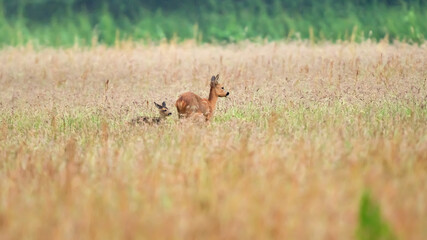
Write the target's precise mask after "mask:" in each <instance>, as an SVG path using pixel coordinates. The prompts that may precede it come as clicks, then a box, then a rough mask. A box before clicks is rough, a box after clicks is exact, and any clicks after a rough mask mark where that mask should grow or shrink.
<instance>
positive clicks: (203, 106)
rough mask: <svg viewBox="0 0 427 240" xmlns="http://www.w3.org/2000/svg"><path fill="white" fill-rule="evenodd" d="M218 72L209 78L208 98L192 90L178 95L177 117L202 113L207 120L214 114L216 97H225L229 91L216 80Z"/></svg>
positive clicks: (176, 104)
mask: <svg viewBox="0 0 427 240" xmlns="http://www.w3.org/2000/svg"><path fill="white" fill-rule="evenodd" d="M218 79H219V74H218V75H216V76H212V78H211V90H210V92H209V98H208V99H206V98H201V97H199V96H198V95H196V94H194V93H192V92H186V93H183V94H181V95H180V96H179V98H178V100H176V103H175V106H176V109H177V110H178V117H179V118H188V117H190V116H192V115H203V117H204V118H205V120H206V121H209V120H210V119H211V118H212V117H213V114H214V110H215V106H216V101H217V100H218V97H227V96H228V95H229V94H230V93H229V92H226V91H225V90H224V87H223V86H222V85H221V84H219V82H218Z"/></svg>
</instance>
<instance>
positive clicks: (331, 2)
mask: <svg viewBox="0 0 427 240" xmlns="http://www.w3.org/2000/svg"><path fill="white" fill-rule="evenodd" d="M0 32H1V33H2V34H1V35H0V44H2V45H20V44H26V43H27V42H29V41H32V42H33V43H39V44H42V45H53V46H66V45H72V44H75V43H79V44H84V45H88V44H90V43H91V42H92V39H94V38H96V40H97V41H100V42H102V43H106V44H114V43H115V42H116V41H117V40H122V39H132V40H141V41H158V40H163V39H176V40H183V39H189V38H194V39H197V40H198V41H202V42H235V41H241V40H246V39H249V40H252V41H258V40H264V39H267V40H281V39H310V40H311V41H323V40H329V41H336V40H354V41H361V40H364V39H367V38H372V39H382V38H384V37H386V36H388V37H389V39H390V40H393V39H398V40H405V41H410V42H422V41H424V39H425V36H426V33H427V3H426V1H424V0H407V1H403V0H353V1H345V0H235V1H233V0H222V1H214V0H204V1H202V0H181V1H177V0H157V1H156V0H145V1H141V0H15V1H9V0H0Z"/></svg>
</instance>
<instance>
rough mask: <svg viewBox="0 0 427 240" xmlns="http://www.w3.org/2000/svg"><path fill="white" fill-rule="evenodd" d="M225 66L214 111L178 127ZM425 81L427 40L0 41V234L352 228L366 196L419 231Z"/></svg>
mask: <svg viewBox="0 0 427 240" xmlns="http://www.w3.org/2000/svg"><path fill="white" fill-rule="evenodd" d="M216 73H220V76H221V77H220V79H221V80H220V82H222V83H223V84H224V85H225V87H226V89H227V90H228V91H230V96H229V97H228V98H226V99H220V100H219V101H218V107H217V111H216V115H215V117H214V119H213V121H212V122H211V123H210V124H206V125H204V124H194V123H191V122H179V121H178V120H177V114H176V111H175V109H174V108H173V105H174V101H175V100H176V99H177V97H178V95H179V93H182V92H184V91H188V90H191V91H194V92H195V93H197V94H200V95H202V96H205V97H206V96H207V94H208V88H209V79H210V76H211V75H213V74H216ZM426 78H427V46H426V45H425V44H424V45H421V46H415V45H407V44H401V43H396V44H394V45H389V44H386V43H370V42H363V43H361V44H350V43H343V44H323V45H314V46H313V45H307V44H305V43H300V42H294V43H287V44H282V43H271V44H264V45H258V44H253V43H247V44H244V43H241V44H238V45H227V46H223V47H219V46H213V45H195V44H193V43H191V42H187V43H183V44H180V45H174V44H168V45H159V46H135V45H133V44H132V43H126V42H122V43H121V44H118V45H117V46H116V47H115V48H106V47H104V46H98V47H94V48H89V49H87V48H78V47H76V48H72V49H50V48H46V49H42V50H38V51H35V50H33V49H32V48H31V46H29V47H25V48H5V49H3V50H1V51H0V86H1V88H0V89H1V90H0V159H1V161H0V238H1V239H106V238H108V239H111V238H113V239H119V238H135V237H140V238H143V239H190V238H195V239H200V238H225V239H269V238H279V239H284V238H288V239H352V238H355V237H356V235H357V234H356V232H357V231H359V230H358V229H360V228H361V226H359V225H360V219H359V215H360V214H359V206H363V208H364V209H368V210H367V211H369V209H370V207H369V201H370V200H369V199H368V200H367V197H366V196H365V197H364V198H363V199H364V200H363V202H362V204H361V205H360V199H361V196H362V195H363V193H364V192H365V191H369V192H370V193H371V195H372V197H373V198H374V199H376V200H377V201H378V204H379V206H380V207H381V210H382V215H383V218H384V221H386V222H387V224H389V227H390V229H391V231H393V232H394V233H395V234H396V236H397V237H398V238H400V239H425V238H426V237H427V227H426V222H427V185H426V184H425V183H426V182H427V124H426V122H427V109H426V104H427V102H426V97H427V86H426V84H427V82H426ZM106 80H109V84H108V85H106V84H105V82H106ZM153 101H158V102H161V101H166V103H167V105H168V106H169V107H170V108H172V110H173V115H172V117H171V118H169V119H168V121H167V122H166V123H165V124H163V125H161V126H158V127H157V126H139V127H132V126H129V125H128V124H127V122H128V121H129V120H130V119H131V118H133V117H135V116H137V115H141V114H143V115H151V116H155V115H156V110H155V107H154V104H153V103H152V102H153ZM366 202H368V203H366ZM367 204H368V205H367ZM368 215H369V214H368Z"/></svg>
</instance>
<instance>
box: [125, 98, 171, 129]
mask: <svg viewBox="0 0 427 240" xmlns="http://www.w3.org/2000/svg"><path fill="white" fill-rule="evenodd" d="M154 105H156V107H157V108H158V109H159V113H160V117H144V116H138V117H136V118H134V119H132V120H131V121H130V124H131V125H136V124H142V123H146V124H159V123H160V122H161V121H163V120H164V119H166V117H167V116H170V115H172V113H171V112H170V111H169V109H168V108H167V107H166V103H165V102H163V103H162V105H160V104H157V103H155V102H154Z"/></svg>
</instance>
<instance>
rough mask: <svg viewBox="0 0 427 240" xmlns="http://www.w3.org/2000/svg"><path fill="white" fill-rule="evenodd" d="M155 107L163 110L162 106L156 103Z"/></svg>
mask: <svg viewBox="0 0 427 240" xmlns="http://www.w3.org/2000/svg"><path fill="white" fill-rule="evenodd" d="M154 105H156V107H157V108H158V109H161V108H162V105H160V104H157V103H156V102H154Z"/></svg>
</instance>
